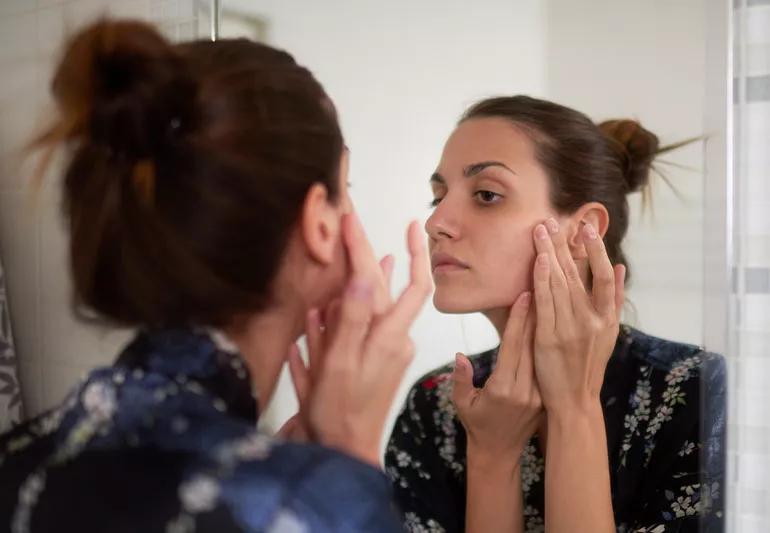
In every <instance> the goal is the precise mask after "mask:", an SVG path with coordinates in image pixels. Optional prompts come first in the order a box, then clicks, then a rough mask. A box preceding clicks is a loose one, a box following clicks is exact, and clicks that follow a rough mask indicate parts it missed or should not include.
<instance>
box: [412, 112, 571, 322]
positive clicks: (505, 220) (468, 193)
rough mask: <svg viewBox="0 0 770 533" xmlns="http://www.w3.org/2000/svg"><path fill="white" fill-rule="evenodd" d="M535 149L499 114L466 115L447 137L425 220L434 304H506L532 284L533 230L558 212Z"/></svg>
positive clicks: (465, 308)
mask: <svg viewBox="0 0 770 533" xmlns="http://www.w3.org/2000/svg"><path fill="white" fill-rule="evenodd" d="M534 148H535V147H534V144H533V143H532V141H531V140H530V139H529V137H527V135H526V134H524V133H523V132H522V131H521V130H520V129H519V128H517V127H516V126H514V125H513V124H511V123H510V122H509V121H507V120H506V119H503V118H476V119H471V120H467V121H465V122H463V123H462V124H460V125H459V126H458V127H457V129H455V131H454V132H453V133H452V135H451V136H450V137H449V140H447V142H446V145H445V146H444V152H443V154H442V155H441V161H440V163H439V165H438V168H437V169H436V172H435V174H434V175H433V176H432V177H431V187H432V188H433V197H434V206H435V207H434V209H435V210H434V211H433V214H432V215H431V216H430V218H429V219H428V221H427V223H426V224H425V230H426V232H427V233H428V236H429V247H430V253H431V263H432V264H431V268H432V272H433V279H434V282H435V284H436V292H435V294H434V297H433V303H434V305H435V306H436V308H437V309H438V310H439V311H441V312H444V313H469V312H476V311H489V310H493V309H498V308H503V307H510V306H511V305H512V304H513V302H514V301H515V300H516V298H517V297H518V296H519V294H521V293H522V292H523V291H525V290H529V289H531V287H532V266H533V263H534V258H535V248H534V244H533V241H532V232H533V231H534V228H535V226H536V225H537V224H538V223H540V222H542V221H543V220H545V219H546V218H548V217H549V216H555V215H556V214H555V212H554V211H553V208H552V207H551V205H550V202H549V187H548V178H547V176H546V174H545V171H544V170H543V168H542V167H541V166H540V164H539V163H538V162H537V161H536V159H535V154H534Z"/></svg>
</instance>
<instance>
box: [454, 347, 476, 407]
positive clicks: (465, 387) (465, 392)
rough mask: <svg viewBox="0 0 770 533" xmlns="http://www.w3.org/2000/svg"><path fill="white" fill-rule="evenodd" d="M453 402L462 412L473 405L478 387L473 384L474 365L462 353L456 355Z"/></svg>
mask: <svg viewBox="0 0 770 533" xmlns="http://www.w3.org/2000/svg"><path fill="white" fill-rule="evenodd" d="M452 381H453V387H452V402H454V404H455V407H457V409H458V410H459V411H460V412H465V410H466V409H468V408H469V407H470V405H471V402H472V400H473V396H474V395H475V394H476V388H475V387H474V386H473V365H472V364H471V362H470V361H469V360H468V358H467V357H465V355H463V354H462V353H459V352H458V353H457V355H455V369H454V372H453V373H452Z"/></svg>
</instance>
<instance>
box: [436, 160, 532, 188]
mask: <svg viewBox="0 0 770 533" xmlns="http://www.w3.org/2000/svg"><path fill="white" fill-rule="evenodd" d="M489 167H501V168H504V169H505V170H507V171H508V172H510V173H511V174H515V175H518V174H516V172H514V171H513V170H511V169H510V168H509V167H508V166H507V165H505V164H504V163H501V162H500V161H481V162H479V163H473V164H471V165H468V166H466V167H465V168H463V176H465V177H466V178H472V177H473V176H475V175H476V174H478V173H479V172H481V171H482V170H484V169H486V168H489ZM430 181H431V183H434V182H435V183H442V184H446V180H445V179H444V177H443V176H442V175H441V174H439V173H438V172H434V173H433V174H432V175H431V177H430Z"/></svg>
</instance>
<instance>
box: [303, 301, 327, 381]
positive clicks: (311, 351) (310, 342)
mask: <svg viewBox="0 0 770 533" xmlns="http://www.w3.org/2000/svg"><path fill="white" fill-rule="evenodd" d="M305 329H306V331H305V342H306V343H307V356H308V366H309V372H310V377H311V380H315V378H316V376H317V375H318V371H319V369H320V368H321V366H322V361H321V358H322V357H323V353H324V334H323V331H322V330H321V313H320V311H318V309H310V310H309V311H308V313H307V319H306V323H305Z"/></svg>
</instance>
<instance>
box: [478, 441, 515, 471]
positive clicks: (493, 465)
mask: <svg viewBox="0 0 770 533" xmlns="http://www.w3.org/2000/svg"><path fill="white" fill-rule="evenodd" d="M523 452H524V445H522V446H521V447H517V448H514V449H512V450H510V451H507V452H505V453H499V452H498V451H490V449H489V448H488V447H484V446H480V445H476V444H473V443H471V442H470V441H469V442H468V445H467V447H466V468H467V470H468V472H469V473H474V472H475V473H479V474H483V475H490V474H498V473H499V474H502V475H505V476H508V475H511V476H512V475H514V474H515V473H516V472H517V471H518V470H519V463H520V461H521V454H522V453H523Z"/></svg>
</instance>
